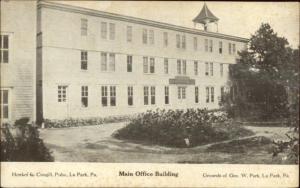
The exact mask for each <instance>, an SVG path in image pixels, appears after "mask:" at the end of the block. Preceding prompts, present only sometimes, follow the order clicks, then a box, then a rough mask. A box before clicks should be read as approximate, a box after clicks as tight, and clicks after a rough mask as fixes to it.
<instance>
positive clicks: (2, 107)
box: [0, 89, 10, 119]
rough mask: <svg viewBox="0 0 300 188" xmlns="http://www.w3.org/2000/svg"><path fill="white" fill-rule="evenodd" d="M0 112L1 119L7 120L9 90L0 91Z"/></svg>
mask: <svg viewBox="0 0 300 188" xmlns="http://www.w3.org/2000/svg"><path fill="white" fill-rule="evenodd" d="M0 91H1V93H0V95H1V96H0V97H1V98H0V99H1V100H0V112H1V116H0V118H1V119H9V109H10V105H9V90H6V89H5V90H0Z"/></svg>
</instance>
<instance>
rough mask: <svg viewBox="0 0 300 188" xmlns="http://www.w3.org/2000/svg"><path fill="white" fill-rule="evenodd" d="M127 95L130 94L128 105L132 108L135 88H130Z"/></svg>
mask: <svg viewBox="0 0 300 188" xmlns="http://www.w3.org/2000/svg"><path fill="white" fill-rule="evenodd" d="M127 93H128V105H129V106H132V105H133V87H132V86H129V87H128V88H127Z"/></svg>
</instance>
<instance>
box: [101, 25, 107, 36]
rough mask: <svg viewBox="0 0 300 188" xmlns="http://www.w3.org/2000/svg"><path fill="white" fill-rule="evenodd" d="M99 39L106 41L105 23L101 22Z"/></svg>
mask: <svg viewBox="0 0 300 188" xmlns="http://www.w3.org/2000/svg"><path fill="white" fill-rule="evenodd" d="M101 38H102V39H107V23H106V22H101Z"/></svg>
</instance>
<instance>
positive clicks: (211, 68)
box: [209, 63, 214, 76]
mask: <svg viewBox="0 0 300 188" xmlns="http://www.w3.org/2000/svg"><path fill="white" fill-rule="evenodd" d="M209 65H210V71H209V72H210V76H213V75H214V64H213V63H210V64H209Z"/></svg>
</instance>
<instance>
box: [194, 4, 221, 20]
mask: <svg viewBox="0 0 300 188" xmlns="http://www.w3.org/2000/svg"><path fill="white" fill-rule="evenodd" d="M206 19H208V22H214V21H218V20H219V18H217V17H216V16H215V15H214V14H213V13H212V12H211V11H210V10H209V9H208V7H207V5H206V3H204V5H203V8H202V10H201V12H200V13H199V14H198V16H196V18H194V19H193V22H197V23H202V24H205V20H206Z"/></svg>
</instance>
